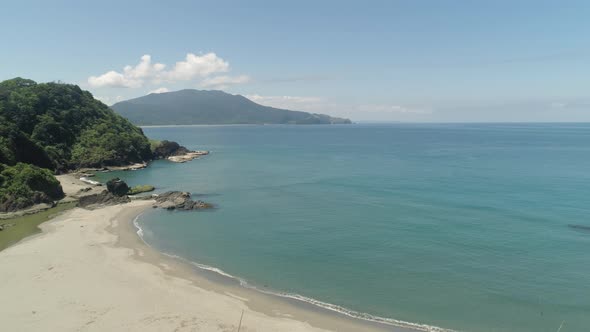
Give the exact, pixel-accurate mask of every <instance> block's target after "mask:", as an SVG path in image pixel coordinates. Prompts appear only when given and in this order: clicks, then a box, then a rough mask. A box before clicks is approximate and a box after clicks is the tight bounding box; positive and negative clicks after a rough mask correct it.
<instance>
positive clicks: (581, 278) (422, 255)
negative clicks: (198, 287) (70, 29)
mask: <svg viewBox="0 0 590 332" xmlns="http://www.w3.org/2000/svg"><path fill="white" fill-rule="evenodd" d="M143 130H144V132H145V134H146V135H147V136H148V137H150V138H153V139H167V140H173V141H177V142H179V143H181V144H182V145H185V146H187V147H188V148H190V149H198V150H209V151H211V153H210V155H208V156H206V157H203V158H200V159H197V160H194V161H192V162H188V163H183V164H177V163H172V162H169V161H156V162H153V163H152V164H151V165H150V167H148V168H147V169H144V170H140V171H128V172H114V173H113V172H111V173H104V174H101V177H102V178H103V180H104V179H106V178H108V177H113V176H119V177H121V178H123V179H124V180H125V181H127V182H128V183H129V184H130V185H139V184H152V185H155V186H156V187H157V189H158V191H159V192H163V191H167V190H181V191H188V192H191V193H192V194H193V197H194V198H195V199H201V200H204V201H207V202H210V203H213V204H214V205H215V208H214V209H212V210H208V211H202V212H180V211H166V210H155V209H154V210H150V211H148V212H146V213H144V214H142V215H141V216H140V217H139V219H138V220H137V225H138V227H140V228H141V230H142V236H143V238H144V240H145V241H146V242H147V243H148V244H150V245H152V246H153V247H155V248H157V249H158V250H160V251H162V252H165V253H167V254H170V255H176V256H179V257H182V258H184V259H187V260H189V261H192V262H194V263H196V264H198V265H199V266H201V267H205V268H208V269H211V270H215V271H219V272H220V273H224V274H226V275H229V276H233V277H235V278H236V279H238V280H240V281H241V282H242V284H243V285H244V286H246V287H252V288H256V289H260V290H263V291H266V292H274V293H276V294H278V295H281V296H289V297H294V298H298V299H301V300H302V301H307V302H311V303H315V304H316V305H319V306H324V307H327V308H330V309H331V310H337V311H342V312H344V313H346V314H350V315H357V316H359V317H362V318H364V319H375V320H384V321H391V322H395V321H405V322H411V323H419V324H424V325H428V326H433V327H434V326H436V327H442V328H446V329H451V330H456V331H474V332H487V331H516V332H517V331H523V332H542V331H547V332H556V331H559V332H570V331H571V332H573V331H590V124H568V123H565V124H564V123H556V124H548V123H546V124H533V123H531V124H527V123H509V124H507V123H493V124H353V125H310V126H305V125H298V126H294V125H293V126H288V125H260V126H252V125H243V126H176V127H145V128H143Z"/></svg>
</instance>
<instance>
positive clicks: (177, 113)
mask: <svg viewBox="0 0 590 332" xmlns="http://www.w3.org/2000/svg"><path fill="white" fill-rule="evenodd" d="M111 108H112V109H113V110H114V111H115V112H117V113H118V114H120V115H122V116H123V117H125V118H127V119H129V121H131V122H132V123H133V124H135V125H194V124H349V123H351V121H350V120H349V119H343V118H336V117H331V116H329V115H325V114H314V113H307V112H301V111H291V110H286V109H280V108H274V107H269V106H263V105H260V104H257V103H255V102H253V101H251V100H250V99H248V98H246V97H244V96H241V95H232V94H229V93H225V92H223V91H218V90H193V89H186V90H179V91H174V92H166V93H151V94H149V95H147V96H143V97H139V98H135V99H130V100H126V101H122V102H118V103H116V104H114V105H112V106H111Z"/></svg>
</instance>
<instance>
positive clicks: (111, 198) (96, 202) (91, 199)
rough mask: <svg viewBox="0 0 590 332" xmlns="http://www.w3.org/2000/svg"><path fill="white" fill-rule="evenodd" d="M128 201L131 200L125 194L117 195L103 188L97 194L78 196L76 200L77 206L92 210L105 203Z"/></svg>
mask: <svg viewBox="0 0 590 332" xmlns="http://www.w3.org/2000/svg"><path fill="white" fill-rule="evenodd" d="M128 202H131V200H130V199H129V197H127V196H117V195H114V194H112V193H110V192H108V191H106V190H103V191H102V192H101V193H99V194H94V195H88V196H83V197H80V199H79V200H78V206H79V207H82V208H86V209H89V210H92V209H94V208H97V207H101V206H105V205H116V204H122V203H128Z"/></svg>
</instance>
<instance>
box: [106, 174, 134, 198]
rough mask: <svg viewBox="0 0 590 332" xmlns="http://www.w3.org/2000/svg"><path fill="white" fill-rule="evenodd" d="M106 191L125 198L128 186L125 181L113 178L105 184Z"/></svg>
mask: <svg viewBox="0 0 590 332" xmlns="http://www.w3.org/2000/svg"><path fill="white" fill-rule="evenodd" d="M107 190H108V191H109V192H110V193H112V194H113V195H116V196H125V195H127V192H129V186H128V185H127V183H125V181H123V180H121V179H119V178H114V179H110V180H109V181H108V182H107Z"/></svg>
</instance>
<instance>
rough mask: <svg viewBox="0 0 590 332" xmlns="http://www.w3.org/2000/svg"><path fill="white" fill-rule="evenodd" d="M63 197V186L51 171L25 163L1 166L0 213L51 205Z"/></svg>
mask: <svg viewBox="0 0 590 332" xmlns="http://www.w3.org/2000/svg"><path fill="white" fill-rule="evenodd" d="M63 196H64V193H63V190H62V188H61V185H60V184H59V181H57V179H56V178H55V177H54V176H53V174H52V172H51V171H49V170H47V169H43V168H40V167H37V166H33V165H30V164H24V163H17V164H16V165H14V166H7V165H2V164H0V212H7V211H14V210H19V209H23V208H26V207H28V206H31V205H33V204H39V203H51V202H53V201H55V200H58V199H60V198H63Z"/></svg>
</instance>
